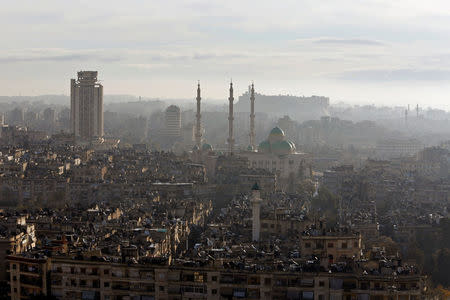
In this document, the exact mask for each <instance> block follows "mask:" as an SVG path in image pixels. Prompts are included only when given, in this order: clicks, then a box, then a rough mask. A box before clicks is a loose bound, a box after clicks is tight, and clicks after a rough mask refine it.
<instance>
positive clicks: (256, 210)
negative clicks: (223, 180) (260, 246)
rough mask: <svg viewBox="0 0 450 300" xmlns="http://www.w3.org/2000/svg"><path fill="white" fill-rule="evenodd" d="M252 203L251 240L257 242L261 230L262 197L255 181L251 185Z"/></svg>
mask: <svg viewBox="0 0 450 300" xmlns="http://www.w3.org/2000/svg"><path fill="white" fill-rule="evenodd" d="M250 203H251V204H252V241H254V242H259V235H260V230H261V215H260V214H261V203H262V199H261V196H260V192H259V186H258V184H257V183H255V184H254V185H253V187H252V195H251V196H250Z"/></svg>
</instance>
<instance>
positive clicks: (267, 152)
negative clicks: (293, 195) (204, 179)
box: [192, 83, 312, 191]
mask: <svg viewBox="0 0 450 300" xmlns="http://www.w3.org/2000/svg"><path fill="white" fill-rule="evenodd" d="M196 100H197V114H196V126H195V129H196V131H195V138H196V144H195V146H194V148H193V151H192V154H193V158H194V160H195V161H197V162H202V163H204V164H205V165H206V168H207V169H210V168H214V167H215V161H216V159H217V154H216V153H214V151H213V147H212V146H211V145H210V144H208V143H203V144H202V142H203V141H202V134H201V130H200V128H201V113H200V101H201V97H200V84H198V87H197V98H196ZM228 100H229V110H228V111H229V113H228V124H229V128H228V139H227V142H228V151H227V155H228V156H229V157H230V162H231V161H232V160H233V159H232V158H233V157H236V159H238V157H239V158H240V159H238V160H242V158H244V159H246V160H248V167H250V168H252V169H264V170H267V171H270V172H272V173H274V174H276V176H277V186H278V188H280V189H281V190H285V191H293V186H294V185H295V183H296V182H298V180H299V179H302V178H304V177H305V176H308V175H309V173H308V170H309V171H310V169H311V162H312V156H311V155H310V154H306V153H300V152H297V151H296V147H295V144H294V142H292V141H290V140H288V139H287V138H286V135H285V133H284V132H283V130H282V129H281V128H279V127H275V128H273V129H272V130H271V131H270V133H269V136H268V137H267V139H266V140H264V141H262V142H261V143H259V145H258V147H256V145H255V144H256V143H255V90H254V85H253V84H252V85H251V88H250V133H249V146H248V147H247V150H245V151H239V152H238V153H237V154H236V153H235V149H234V138H233V120H234V117H233V101H234V97H233V83H230V95H229V98H228ZM214 158H215V159H214ZM211 171H212V170H211ZM307 173H308V174H307Z"/></svg>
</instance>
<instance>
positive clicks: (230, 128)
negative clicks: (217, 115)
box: [228, 82, 234, 155]
mask: <svg viewBox="0 0 450 300" xmlns="http://www.w3.org/2000/svg"><path fill="white" fill-rule="evenodd" d="M228 101H230V105H229V107H228V152H229V153H230V155H233V148H234V139H233V120H234V117H233V101H234V98H233V82H230V97H229V98H228Z"/></svg>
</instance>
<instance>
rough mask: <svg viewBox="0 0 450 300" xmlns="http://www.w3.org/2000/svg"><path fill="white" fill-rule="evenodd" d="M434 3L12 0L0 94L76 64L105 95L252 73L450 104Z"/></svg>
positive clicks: (65, 74) (47, 88) (51, 90)
mask: <svg viewBox="0 0 450 300" xmlns="http://www.w3.org/2000/svg"><path fill="white" fill-rule="evenodd" d="M433 3H434V4H435V5H428V4H425V3H421V2H420V1H397V2H396V3H395V4H392V3H390V2H388V1H369V2H368V3H364V4H355V3H351V2H348V3H347V4H348V5H344V4H345V3H344V4H342V3H341V4H339V5H338V4H333V3H325V4H321V5H317V4H316V3H313V2H311V1H301V2H298V1H295V2H286V3H285V4H284V6H283V7H279V6H278V4H277V3H275V2H274V1H263V2H259V3H258V4H257V5H256V4H255V3H254V2H247V3H234V2H228V3H222V4H219V3H209V2H205V1H187V2H186V1H178V2H172V3H164V2H159V1H153V2H151V3H139V5H127V6H124V5H122V4H120V3H111V4H110V3H108V4H109V5H104V3H102V2H101V1H100V2H98V3H96V4H92V3H90V4H89V5H90V10H89V13H88V14H86V13H85V9H84V6H85V4H84V3H83V2H81V3H80V4H76V5H75V4H61V3H58V2H55V1H43V2H42V4H41V5H40V7H39V9H35V8H33V9H30V8H27V7H24V5H23V4H24V3H23V2H21V1H18V2H9V3H6V5H5V7H4V10H3V11H2V13H1V15H2V18H1V19H2V21H0V22H2V25H4V26H2V28H3V29H2V34H3V36H4V37H5V38H6V39H8V40H9V41H10V42H9V43H8V44H7V45H5V47H4V48H3V50H2V51H1V52H0V64H1V65H2V67H3V69H4V72H3V73H2V75H0V76H1V77H0V79H1V80H0V82H1V83H0V91H1V93H0V94H2V95H19V94H21V95H41V94H68V89H67V84H66V79H67V78H70V76H71V74H73V73H74V72H76V71H78V70H82V69H94V70H98V71H99V72H100V73H101V74H103V76H102V79H103V80H104V82H107V83H108V84H107V86H108V89H107V90H106V91H105V93H106V94H131V95H136V96H139V95H141V96H144V97H151V98H156V97H172V98H186V99H188V98H190V96H193V97H195V95H192V84H193V82H195V81H196V80H197V79H200V80H201V81H202V82H204V91H205V93H204V97H205V99H207V98H213V99H224V98H225V97H226V94H225V93H226V91H224V85H225V83H226V81H227V78H230V77H233V78H234V79H235V81H236V82H237V83H238V85H237V86H236V92H237V94H239V93H240V92H241V91H245V90H246V89H247V85H246V84H245V85H244V86H240V85H239V83H240V82H245V83H247V82H251V81H252V80H254V81H255V82H258V87H259V88H258V90H259V91H260V92H261V93H265V94H294V95H313V94H315V95H324V96H328V97H330V98H331V101H332V102H339V101H346V102H349V103H363V104H369V103H370V104H372V103H374V104H377V105H383V104H394V105H407V104H408V103H409V104H412V103H419V105H421V106H426V105H430V106H433V107H440V108H446V109H448V108H449V106H448V104H447V102H448V101H446V96H445V95H446V94H448V92H450V86H449V85H448V80H449V79H450V71H449V70H450V69H449V68H450V61H449V60H448V57H450V55H449V53H448V51H447V50H446V49H447V48H448V45H447V44H448V42H447V39H446V37H447V36H448V30H447V29H446V28H448V26H446V25H448V21H447V13H446V11H448V10H446V9H445V8H446V7H447V6H448V4H447V3H445V2H443V1H434V2H433ZM132 4H133V3H132ZM135 4H138V3H135ZM344 7H345V9H344ZM268 16H269V17H268ZM320 20H322V21H320ZM158 28H159V29H158ZM155 29H158V30H155ZM161 29H163V30H161ZM43 72H44V73H43ZM43 75H45V76H43ZM206 79H207V80H206ZM24 83H26V84H24ZM173 86H176V87H177V88H176V89H173V88H171V87H173Z"/></svg>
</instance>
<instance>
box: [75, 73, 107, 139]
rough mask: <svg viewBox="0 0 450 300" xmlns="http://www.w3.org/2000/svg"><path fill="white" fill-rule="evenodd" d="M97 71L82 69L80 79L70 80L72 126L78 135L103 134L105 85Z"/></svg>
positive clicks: (87, 136)
mask: <svg viewBox="0 0 450 300" xmlns="http://www.w3.org/2000/svg"><path fill="white" fill-rule="evenodd" d="M97 74H98V72H97V71H80V72H78V80H75V79H71V80H70V116H71V128H72V132H73V133H74V134H75V136H76V137H80V138H82V139H93V138H98V137H102V136H103V86H102V85H101V84H100V83H99V82H98V81H97Z"/></svg>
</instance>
